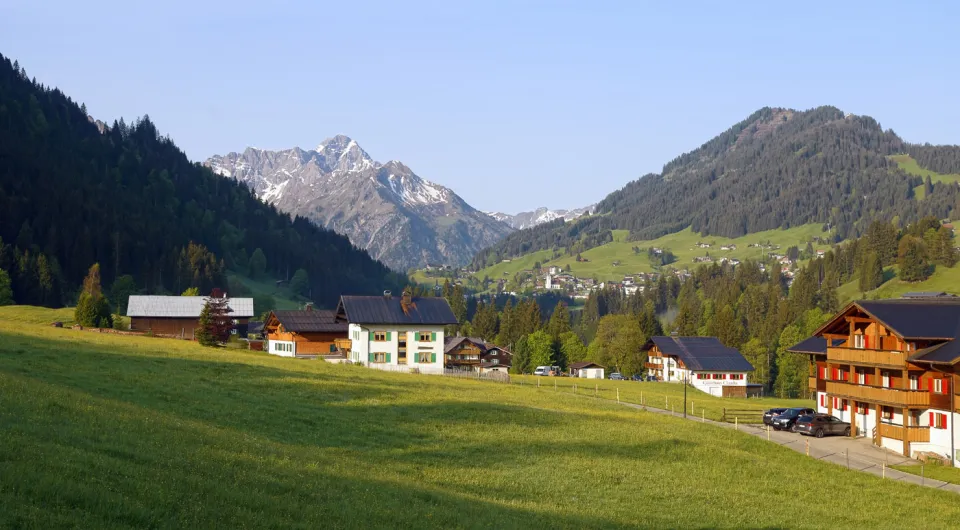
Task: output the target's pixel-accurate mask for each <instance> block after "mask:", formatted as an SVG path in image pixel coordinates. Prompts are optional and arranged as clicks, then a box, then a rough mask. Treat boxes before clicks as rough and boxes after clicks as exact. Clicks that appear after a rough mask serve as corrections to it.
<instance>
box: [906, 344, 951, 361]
mask: <svg viewBox="0 0 960 530" xmlns="http://www.w3.org/2000/svg"><path fill="white" fill-rule="evenodd" d="M908 359H910V361H912V362H915V363H930V364H955V363H956V362H957V361H960V342H958V341H957V340H951V341H948V342H941V343H940V344H935V345H933V346H930V347H929V348H924V349H922V350H917V352H916V353H914V354H913V355H911V356H910V357H908Z"/></svg>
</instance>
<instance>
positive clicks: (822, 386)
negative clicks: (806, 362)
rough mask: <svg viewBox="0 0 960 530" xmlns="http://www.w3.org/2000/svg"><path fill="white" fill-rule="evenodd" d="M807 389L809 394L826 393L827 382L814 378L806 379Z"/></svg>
mask: <svg viewBox="0 0 960 530" xmlns="http://www.w3.org/2000/svg"><path fill="white" fill-rule="evenodd" d="M807 388H809V389H810V391H811V392H826V391H827V381H826V380H825V379H820V380H818V379H817V378H816V377H813V376H811V377H808V378H807Z"/></svg>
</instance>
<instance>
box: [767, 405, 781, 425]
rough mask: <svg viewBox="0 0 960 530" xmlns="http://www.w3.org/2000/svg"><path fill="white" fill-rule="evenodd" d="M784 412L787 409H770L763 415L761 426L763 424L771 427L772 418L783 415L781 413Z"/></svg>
mask: <svg viewBox="0 0 960 530" xmlns="http://www.w3.org/2000/svg"><path fill="white" fill-rule="evenodd" d="M786 410H787V409H785V408H782V407H781V408H776V409H770V410H768V411H766V412H764V413H763V424H764V425H773V418H774V416H776V415H777V414H783V412H784V411H786Z"/></svg>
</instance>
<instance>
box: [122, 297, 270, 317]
mask: <svg viewBox="0 0 960 530" xmlns="http://www.w3.org/2000/svg"><path fill="white" fill-rule="evenodd" d="M207 298H208V297H206V296H155V295H131V296H130V299H129V301H128V302H127V316H128V317H153V318H200V311H202V310H203V306H204V304H206V303H207ZM227 306H228V307H229V308H230V309H231V312H230V316H231V317H233V318H250V317H252V316H253V298H229V299H228V302H227Z"/></svg>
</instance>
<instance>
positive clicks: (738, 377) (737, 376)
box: [730, 374, 743, 381]
mask: <svg viewBox="0 0 960 530" xmlns="http://www.w3.org/2000/svg"><path fill="white" fill-rule="evenodd" d="M730 379H733V380H735V381H742V380H743V374H730Z"/></svg>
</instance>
